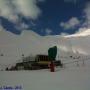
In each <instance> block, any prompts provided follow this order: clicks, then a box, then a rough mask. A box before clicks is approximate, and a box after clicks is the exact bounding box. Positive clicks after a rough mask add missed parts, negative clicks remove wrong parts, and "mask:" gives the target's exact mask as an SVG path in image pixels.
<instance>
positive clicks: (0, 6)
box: [0, 0, 41, 22]
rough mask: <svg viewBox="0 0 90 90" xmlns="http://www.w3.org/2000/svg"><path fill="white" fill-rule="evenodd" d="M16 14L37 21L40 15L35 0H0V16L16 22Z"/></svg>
mask: <svg viewBox="0 0 90 90" xmlns="http://www.w3.org/2000/svg"><path fill="white" fill-rule="evenodd" d="M18 14H22V15H24V16H26V17H29V18H31V19H37V18H38V16H39V15H40V14H41V10H40V9H39V7H38V6H37V0H0V16H3V17H5V18H7V19H10V20H12V21H15V22H16V21H18V19H19V17H18Z"/></svg>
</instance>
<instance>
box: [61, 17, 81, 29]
mask: <svg viewBox="0 0 90 90" xmlns="http://www.w3.org/2000/svg"><path fill="white" fill-rule="evenodd" d="M79 24H80V21H79V20H78V19H77V18H76V17H72V18H70V19H69V21H67V22H61V23H60V26H61V27H63V28H64V29H65V30H67V29H70V28H75V27H76V26H77V25H79Z"/></svg>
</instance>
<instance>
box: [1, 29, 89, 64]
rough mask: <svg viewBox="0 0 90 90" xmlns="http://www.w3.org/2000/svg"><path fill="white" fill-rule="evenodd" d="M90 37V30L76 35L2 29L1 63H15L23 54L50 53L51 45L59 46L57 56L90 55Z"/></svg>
mask: <svg viewBox="0 0 90 90" xmlns="http://www.w3.org/2000/svg"><path fill="white" fill-rule="evenodd" d="M88 31H89V30H88ZM86 33H87V31H86ZM83 34H84V32H83ZM89 39H90V33H89V32H88V33H87V35H86V34H85V35H84V36H82V34H75V36H74V35H69V36H60V35H57V36H39V35H38V34H36V33H35V32H33V31H31V30H29V31H27V30H24V31H23V32H22V34H21V35H14V34H12V33H10V32H8V31H4V30H1V31H0V54H1V56H0V65H2V64H5V65H6V64H10V63H15V62H16V61H17V60H19V59H21V58H22V54H24V55H25V56H29V55H36V54H48V49H49V47H52V46H54V45H57V47H58V55H57V58H61V56H65V57H67V56H70V55H73V56H75V55H76V56H77V55H90V49H89V48H90V45H89V44H90V40H89ZM2 54H3V55H2Z"/></svg>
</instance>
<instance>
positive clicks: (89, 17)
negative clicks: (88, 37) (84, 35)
mask: <svg viewBox="0 0 90 90" xmlns="http://www.w3.org/2000/svg"><path fill="white" fill-rule="evenodd" d="M83 13H84V17H83V18H82V20H83V19H84V22H83V23H82V25H81V27H80V28H79V29H78V31H77V32H76V33H81V32H84V31H87V30H88V29H90V2H88V3H86V5H85V8H84V9H83Z"/></svg>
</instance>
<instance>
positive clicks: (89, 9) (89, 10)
mask: <svg viewBox="0 0 90 90" xmlns="http://www.w3.org/2000/svg"><path fill="white" fill-rule="evenodd" d="M83 12H84V14H85V22H84V24H83V25H84V26H87V27H89V28H90V2H88V3H87V4H86V7H85V9H84V11H83Z"/></svg>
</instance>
